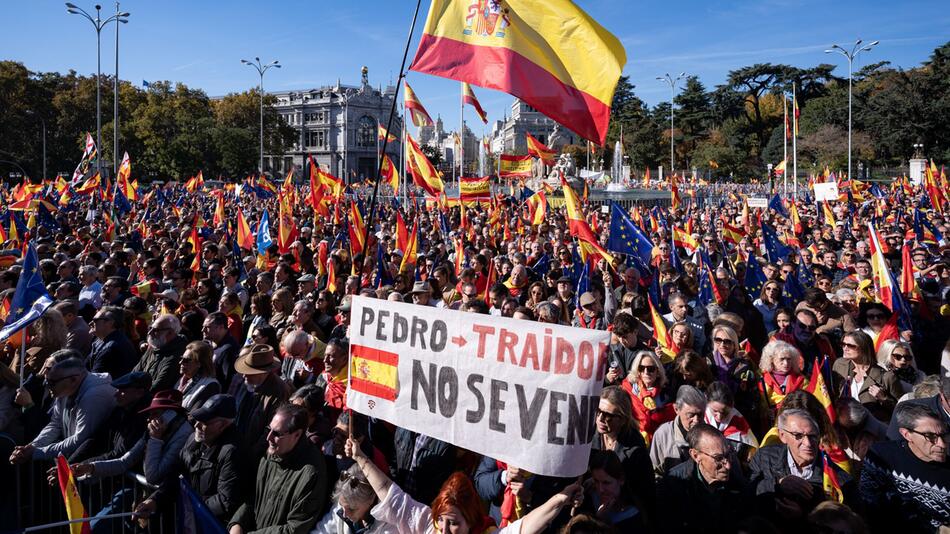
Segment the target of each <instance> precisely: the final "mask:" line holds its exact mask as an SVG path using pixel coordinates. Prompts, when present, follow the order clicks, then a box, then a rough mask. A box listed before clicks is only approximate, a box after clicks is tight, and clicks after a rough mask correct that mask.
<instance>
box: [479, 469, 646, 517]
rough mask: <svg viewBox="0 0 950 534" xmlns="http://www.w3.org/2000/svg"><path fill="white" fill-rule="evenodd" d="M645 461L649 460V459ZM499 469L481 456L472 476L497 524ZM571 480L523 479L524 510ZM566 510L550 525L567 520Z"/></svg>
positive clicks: (502, 490) (500, 489) (500, 491)
mask: <svg viewBox="0 0 950 534" xmlns="http://www.w3.org/2000/svg"><path fill="white" fill-rule="evenodd" d="M647 461H648V462H649V460H647ZM501 471H502V469H501V467H499V466H498V461H497V460H495V459H494V458H489V457H487V456H483V457H482V459H481V461H480V462H479V464H478V467H477V468H476V469H475V474H474V475H473V477H472V480H473V482H474V483H475V491H477V492H478V496H479V497H481V498H482V500H485V501H487V502H488V504H489V508H488V515H489V516H491V518H492V519H494V520H495V523H498V524H500V522H501V503H502V501H503V500H504V498H505V485H504V484H502V481H501ZM652 476H653V474H652V473H650V477H651V478H652ZM573 482H574V480H573V479H570V478H556V477H548V476H543V475H532V476H531V477H529V478H528V479H527V480H525V487H527V488H528V489H530V490H531V500H530V502H528V503H524V504H525V511H526V512H530V511H531V510H533V509H535V508H537V507H538V506H541V505H542V504H544V503H545V502H547V500H548V499H550V498H551V497H552V496H554V495H555V494H556V493H558V492H560V491H561V490H562V489H564V488H565V487H567V486H569V485H570V484H571V483H573ZM566 512H567V510H562V513H561V514H559V515H558V517H557V518H556V519H555V520H554V521H553V522H552V525H551V526H552V527H556V526H557V525H561V524H564V523H565V522H567V520H568V519H569V516H568V515H567V513H566Z"/></svg>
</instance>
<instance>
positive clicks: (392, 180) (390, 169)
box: [382, 154, 399, 193]
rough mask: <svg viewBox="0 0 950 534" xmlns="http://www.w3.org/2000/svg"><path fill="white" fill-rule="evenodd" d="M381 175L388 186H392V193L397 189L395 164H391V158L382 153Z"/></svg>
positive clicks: (397, 180) (397, 174) (397, 181)
mask: <svg viewBox="0 0 950 534" xmlns="http://www.w3.org/2000/svg"><path fill="white" fill-rule="evenodd" d="M382 170H383V173H382V177H383V179H384V180H386V183H387V184H389V187H392V188H393V193H396V192H398V191H399V171H397V170H396V166H395V165H393V160H391V159H389V156H387V155H386V154H383V161H382Z"/></svg>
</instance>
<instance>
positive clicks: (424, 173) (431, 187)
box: [406, 135, 444, 196]
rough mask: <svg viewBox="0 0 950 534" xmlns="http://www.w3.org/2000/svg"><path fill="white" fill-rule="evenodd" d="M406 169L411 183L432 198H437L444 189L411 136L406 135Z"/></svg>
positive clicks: (436, 173) (433, 169)
mask: <svg viewBox="0 0 950 534" xmlns="http://www.w3.org/2000/svg"><path fill="white" fill-rule="evenodd" d="M406 140H407V141H408V142H407V143H406V168H408V169H409V173H410V174H412V181H413V182H414V183H415V184H416V185H418V186H419V187H421V188H422V189H424V190H425V192H426V193H428V194H429V195H432V196H438V195H439V194H440V193H441V192H442V191H443V189H444V187H443V185H442V178H441V177H440V176H439V172H438V171H436V170H435V167H434V166H433V165H432V162H430V161H429V158H427V157H426V155H425V154H423V153H422V149H421V148H419V145H418V144H417V143H416V140H415V139H413V138H412V136H411V135H406Z"/></svg>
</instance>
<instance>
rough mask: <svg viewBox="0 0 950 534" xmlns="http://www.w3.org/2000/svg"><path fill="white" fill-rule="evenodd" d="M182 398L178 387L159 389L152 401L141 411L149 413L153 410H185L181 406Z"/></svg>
mask: <svg viewBox="0 0 950 534" xmlns="http://www.w3.org/2000/svg"><path fill="white" fill-rule="evenodd" d="M181 399H182V395H181V391H178V390H177V389H166V390H163V391H159V392H158V393H156V394H155V396H153V397H152V403H151V404H149V405H148V407H146V408H145V409H144V410H140V411H139V413H148V412H150V411H152V410H184V408H182V407H181Z"/></svg>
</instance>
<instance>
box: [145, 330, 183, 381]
mask: <svg viewBox="0 0 950 534" xmlns="http://www.w3.org/2000/svg"><path fill="white" fill-rule="evenodd" d="M187 345H188V340H187V339H185V336H182V335H179V336H176V337H175V338H174V339H172V340H171V341H169V342H168V343H166V344H165V345H164V346H163V347H162V348H160V349H155V348H152V347H149V349H148V350H147V351H145V354H143V355H142V359H141V360H139V363H137V364H135V367H134V368H133V369H132V370H133V371H143V372H145V373H148V375H149V376H150V377H152V393H154V392H156V391H163V390H166V389H172V388H174V387H175V384H176V383H177V382H178V377H179V362H180V360H181V355H182V354H184V353H185V347H186V346H187Z"/></svg>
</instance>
